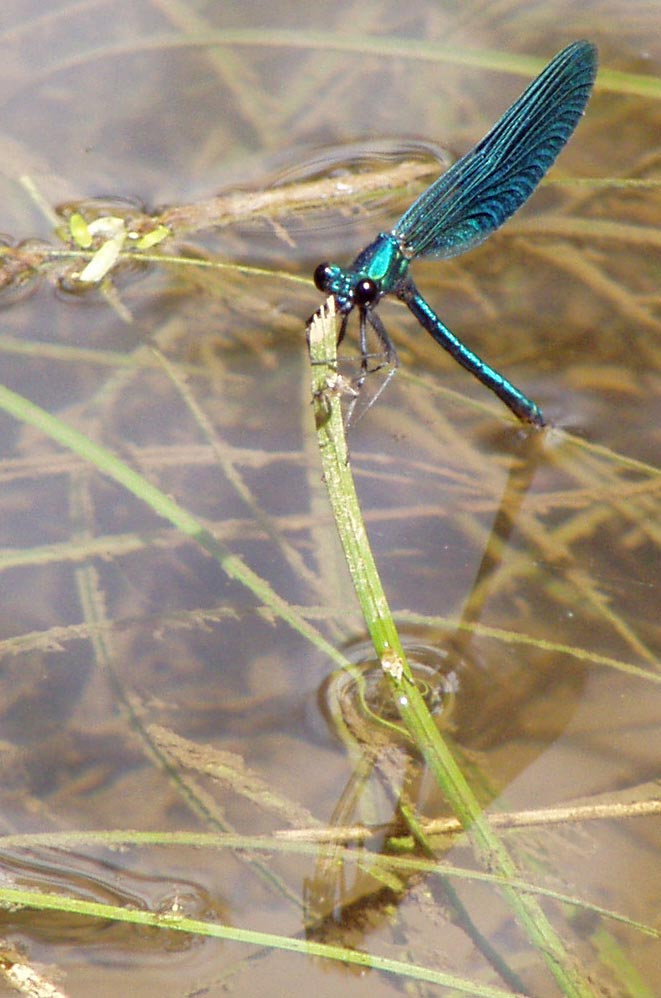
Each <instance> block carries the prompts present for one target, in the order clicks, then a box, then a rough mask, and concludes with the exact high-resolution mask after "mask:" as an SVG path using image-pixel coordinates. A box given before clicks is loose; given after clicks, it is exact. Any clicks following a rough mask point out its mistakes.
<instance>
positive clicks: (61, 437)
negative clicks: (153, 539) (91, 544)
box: [0, 385, 348, 667]
mask: <svg viewBox="0 0 661 998" xmlns="http://www.w3.org/2000/svg"><path fill="white" fill-rule="evenodd" d="M0 409H3V410H4V411H5V412H8V413H9V414H10V415H12V416H14V417H15V418H16V419H18V420H21V421H22V422H24V423H27V424H29V425H30V426H34V427H36V428H37V429H39V430H41V431H42V432H43V433H45V434H46V435H47V436H49V437H51V439H53V440H55V441H57V443H59V444H62V446H64V447H67V448H68V449H69V450H70V451H73V453H74V454H77V455H78V456H79V457H81V458H82V459H83V460H84V461H87V462H89V463H90V464H92V465H94V466H95V467H96V468H97V469H98V471H100V472H101V473H102V474H104V475H107V476H108V477H109V478H112V479H114V481H116V482H117V483H118V484H119V485H122V486H123V487H124V488H125V489H127V490H128V491H129V492H131V493H133V495H134V496H136V497H137V498H138V499H141V500H142V501H143V502H144V503H146V504H147V505H148V506H150V507H151V508H152V509H153V510H154V512H155V513H157V514H158V515H159V516H162V517H163V518H164V519H166V520H169V522H170V523H171V524H172V525H173V526H174V527H176V528H177V529H178V530H180V531H181V532H182V533H183V534H186V535H187V536H188V537H191V538H192V539H193V540H195V541H197V543H198V544H200V545H201V547H203V548H204V549H205V550H206V551H207V552H208V553H209V554H210V555H211V556H212V557H214V558H215V559H216V560H217V561H218V562H219V563H220V566H221V568H222V569H223V571H224V572H225V573H226V574H227V575H228V576H229V577H230V578H231V579H234V580H236V581H237V582H240V583H241V584H242V585H244V586H246V588H247V589H249V590H250V591H251V592H252V593H253V594H254V596H255V597H256V598H257V599H258V600H260V601H261V602H262V603H263V604H264V606H265V607H266V608H267V609H268V611H269V612H270V613H272V614H273V616H274V617H276V618H279V619H280V620H283V621H285V623H287V624H289V626H290V627H292V628H293V629H294V630H295V631H297V632H298V633H299V634H300V635H301V636H302V637H304V638H306V639H307V640H308V641H310V642H311V643H312V644H313V645H315V646H316V647H317V648H319V649H320V650H321V651H322V652H324V653H325V654H326V655H328V657H329V658H330V659H331V660H332V661H333V662H335V663H336V664H337V665H339V666H340V667H344V666H345V665H347V664H348V663H347V660H346V659H345V657H344V655H342V653H341V652H339V651H338V650H337V649H336V648H335V647H334V646H333V645H332V644H330V642H328V641H327V640H326V639H325V638H324V637H323V635H322V634H320V633H319V631H317V629H316V628H314V627H313V626H312V625H311V624H310V623H308V621H307V620H305V618H304V617H302V616H301V614H300V613H298V612H297V611H296V610H295V609H294V608H293V607H292V606H290V605H289V603H287V601H286V600H285V599H283V598H282V596H280V595H278V593H276V592H275V590H274V589H273V588H272V587H271V585H270V584H269V583H268V582H267V581H266V579H263V578H261V576H259V575H257V573H256V572H254V571H253V570H252V569H251V568H250V567H249V566H248V565H247V564H246V563H245V562H244V561H243V560H242V559H241V558H239V557H238V556H237V555H235V554H233V552H231V551H230V550H229V549H228V548H227V547H226V546H225V545H224V544H222V543H221V542H220V541H219V540H218V539H217V538H216V537H214V535H213V534H212V533H211V531H210V530H208V529H207V528H206V527H205V526H204V524H202V523H200V521H199V520H197V519H196V518H195V517H194V516H193V515H192V514H191V513H189V512H188V511H187V510H185V509H183V508H182V507H181V506H179V505H178V504H177V503H176V502H174V500H173V499H171V498H170V497H169V496H167V495H165V493H164V492H161V490H160V489H158V488H156V486H155V485H152V484H151V483H150V482H148V481H147V479H146V478H144V477H143V476H142V475H140V474H139V473H138V472H137V471H134V470H133V469H132V468H130V467H129V466H128V465H127V464H125V463H124V462H123V461H121V460H120V459H119V458H118V457H116V455H115V454H113V453H112V452H111V451H109V450H107V449H106V448H105V447H102V446H101V445H100V444H97V443H95V442H94V441H93V440H90V439H89V437H86V436H85V434H84V433H81V432H80V431H79V430H76V429H74V427H72V426H69V425H68V424H67V423H64V422H62V420H60V419H58V418H57V417H56V416H53V415H51V414H50V413H49V412H46V410H45V409H42V408H41V407H40V406H38V405H35V404H34V402H30V401H29V399H26V398H24V397H23V396H22V395H19V394H18V393H17V392H13V391H12V390H11V389H10V388H7V387H6V386H5V385H0Z"/></svg>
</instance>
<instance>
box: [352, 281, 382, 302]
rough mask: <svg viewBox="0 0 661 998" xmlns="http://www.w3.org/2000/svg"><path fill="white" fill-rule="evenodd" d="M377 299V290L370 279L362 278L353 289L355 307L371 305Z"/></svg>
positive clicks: (374, 283)
mask: <svg viewBox="0 0 661 998" xmlns="http://www.w3.org/2000/svg"><path fill="white" fill-rule="evenodd" d="M378 297H379V289H378V287H377V285H376V282H375V281H373V280H372V278H371V277H363V279H362V280H361V281H358V283H357V284H356V286H355V288H354V289H353V300H354V301H355V303H356V305H371V304H372V303H373V302H375V301H376V299H377V298H378Z"/></svg>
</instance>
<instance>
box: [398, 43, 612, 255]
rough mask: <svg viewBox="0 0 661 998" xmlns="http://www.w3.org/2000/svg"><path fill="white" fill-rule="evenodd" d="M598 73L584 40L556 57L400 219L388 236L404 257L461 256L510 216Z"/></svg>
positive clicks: (569, 127)
mask: <svg viewBox="0 0 661 998" xmlns="http://www.w3.org/2000/svg"><path fill="white" fill-rule="evenodd" d="M596 72H597V50H596V48H595V47H594V45H591V44H590V43H589V42H574V43H573V44H572V45H569V46H568V47H567V48H566V49H563V50H562V52H559V53H558V55H556V57H555V58H554V59H553V60H552V61H551V62H550V63H549V64H548V66H547V67H546V69H544V70H542V72H541V73H540V75H539V76H538V77H537V79H535V80H533V82H532V83H531V84H530V86H529V87H528V88H527V89H526V90H524V92H523V93H522V94H521V96H520V97H519V99H518V100H517V101H515V102H514V104H512V106H511V107H510V109H509V110H508V111H506V112H505V114H504V115H503V116H502V118H501V119H500V121H498V122H497V123H496V124H495V125H494V127H493V128H492V129H491V131H490V132H489V133H488V135H486V136H485V137H484V138H483V139H482V141H481V142H478V144H477V145H476V146H475V148H474V149H471V151H470V152H469V153H467V154H466V155H465V156H463V157H462V158H461V159H460V160H458V161H457V162H456V163H455V164H454V166H452V167H450V169H449V170H448V171H447V173H444V174H443V176H441V177H439V178H438V180H437V181H435V183H433V184H432V185H431V187H429V188H428V189H427V190H426V191H425V192H424V194H421V195H420V197H419V198H418V200H417V201H415V202H414V203H413V204H412V205H411V207H410V208H409V210H408V211H407V212H406V213H405V214H404V215H403V216H402V217H401V218H400V220H399V222H398V223H397V225H396V226H395V228H394V229H393V235H394V236H395V237H396V239H398V240H399V241H400V243H401V244H403V247H404V250H405V252H406V253H407V256H408V255H410V256H411V257H414V256H436V257H451V256H457V255H458V254H459V253H465V252H466V250H468V249H470V248H471V247H473V246H476V245H477V244H478V243H481V242H482V240H483V239H486V238H487V236H489V235H490V234H491V233H492V232H494V231H495V229H497V228H498V227H499V226H500V225H502V224H503V222H504V221H505V220H506V219H508V218H509V217H510V215H512V214H514V212H515V211H516V210H517V208H520V207H521V205H522V204H523V203H524V201H527V200H528V198H529V197H530V195H531V194H532V192H533V191H534V189H535V187H536V186H537V184H538V183H539V181H540V180H541V179H542V177H543V176H544V174H545V173H546V171H547V170H548V169H549V167H550V166H551V165H552V164H553V162H554V161H555V159H556V157H557V155H558V153H559V152H560V150H561V149H562V147H563V146H564V144H565V142H566V141H567V140H568V138H569V137H570V135H571V134H572V132H573V131H574V129H575V127H576V125H577V123H578V121H579V119H580V117H581V115H582V113H583V110H584V108H585V105H586V104H587V101H588V97H589V96H590V91H591V89H592V84H593V82H594V78H595V75H596Z"/></svg>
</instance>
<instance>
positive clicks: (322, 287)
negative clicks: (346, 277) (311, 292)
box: [313, 263, 331, 291]
mask: <svg viewBox="0 0 661 998" xmlns="http://www.w3.org/2000/svg"><path fill="white" fill-rule="evenodd" d="M313 279H314V283H315V287H316V288H317V291H327V290H328V282H329V281H330V279H331V265H330V263H320V264H319V266H318V267H316V268H315V271H314V275H313Z"/></svg>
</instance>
